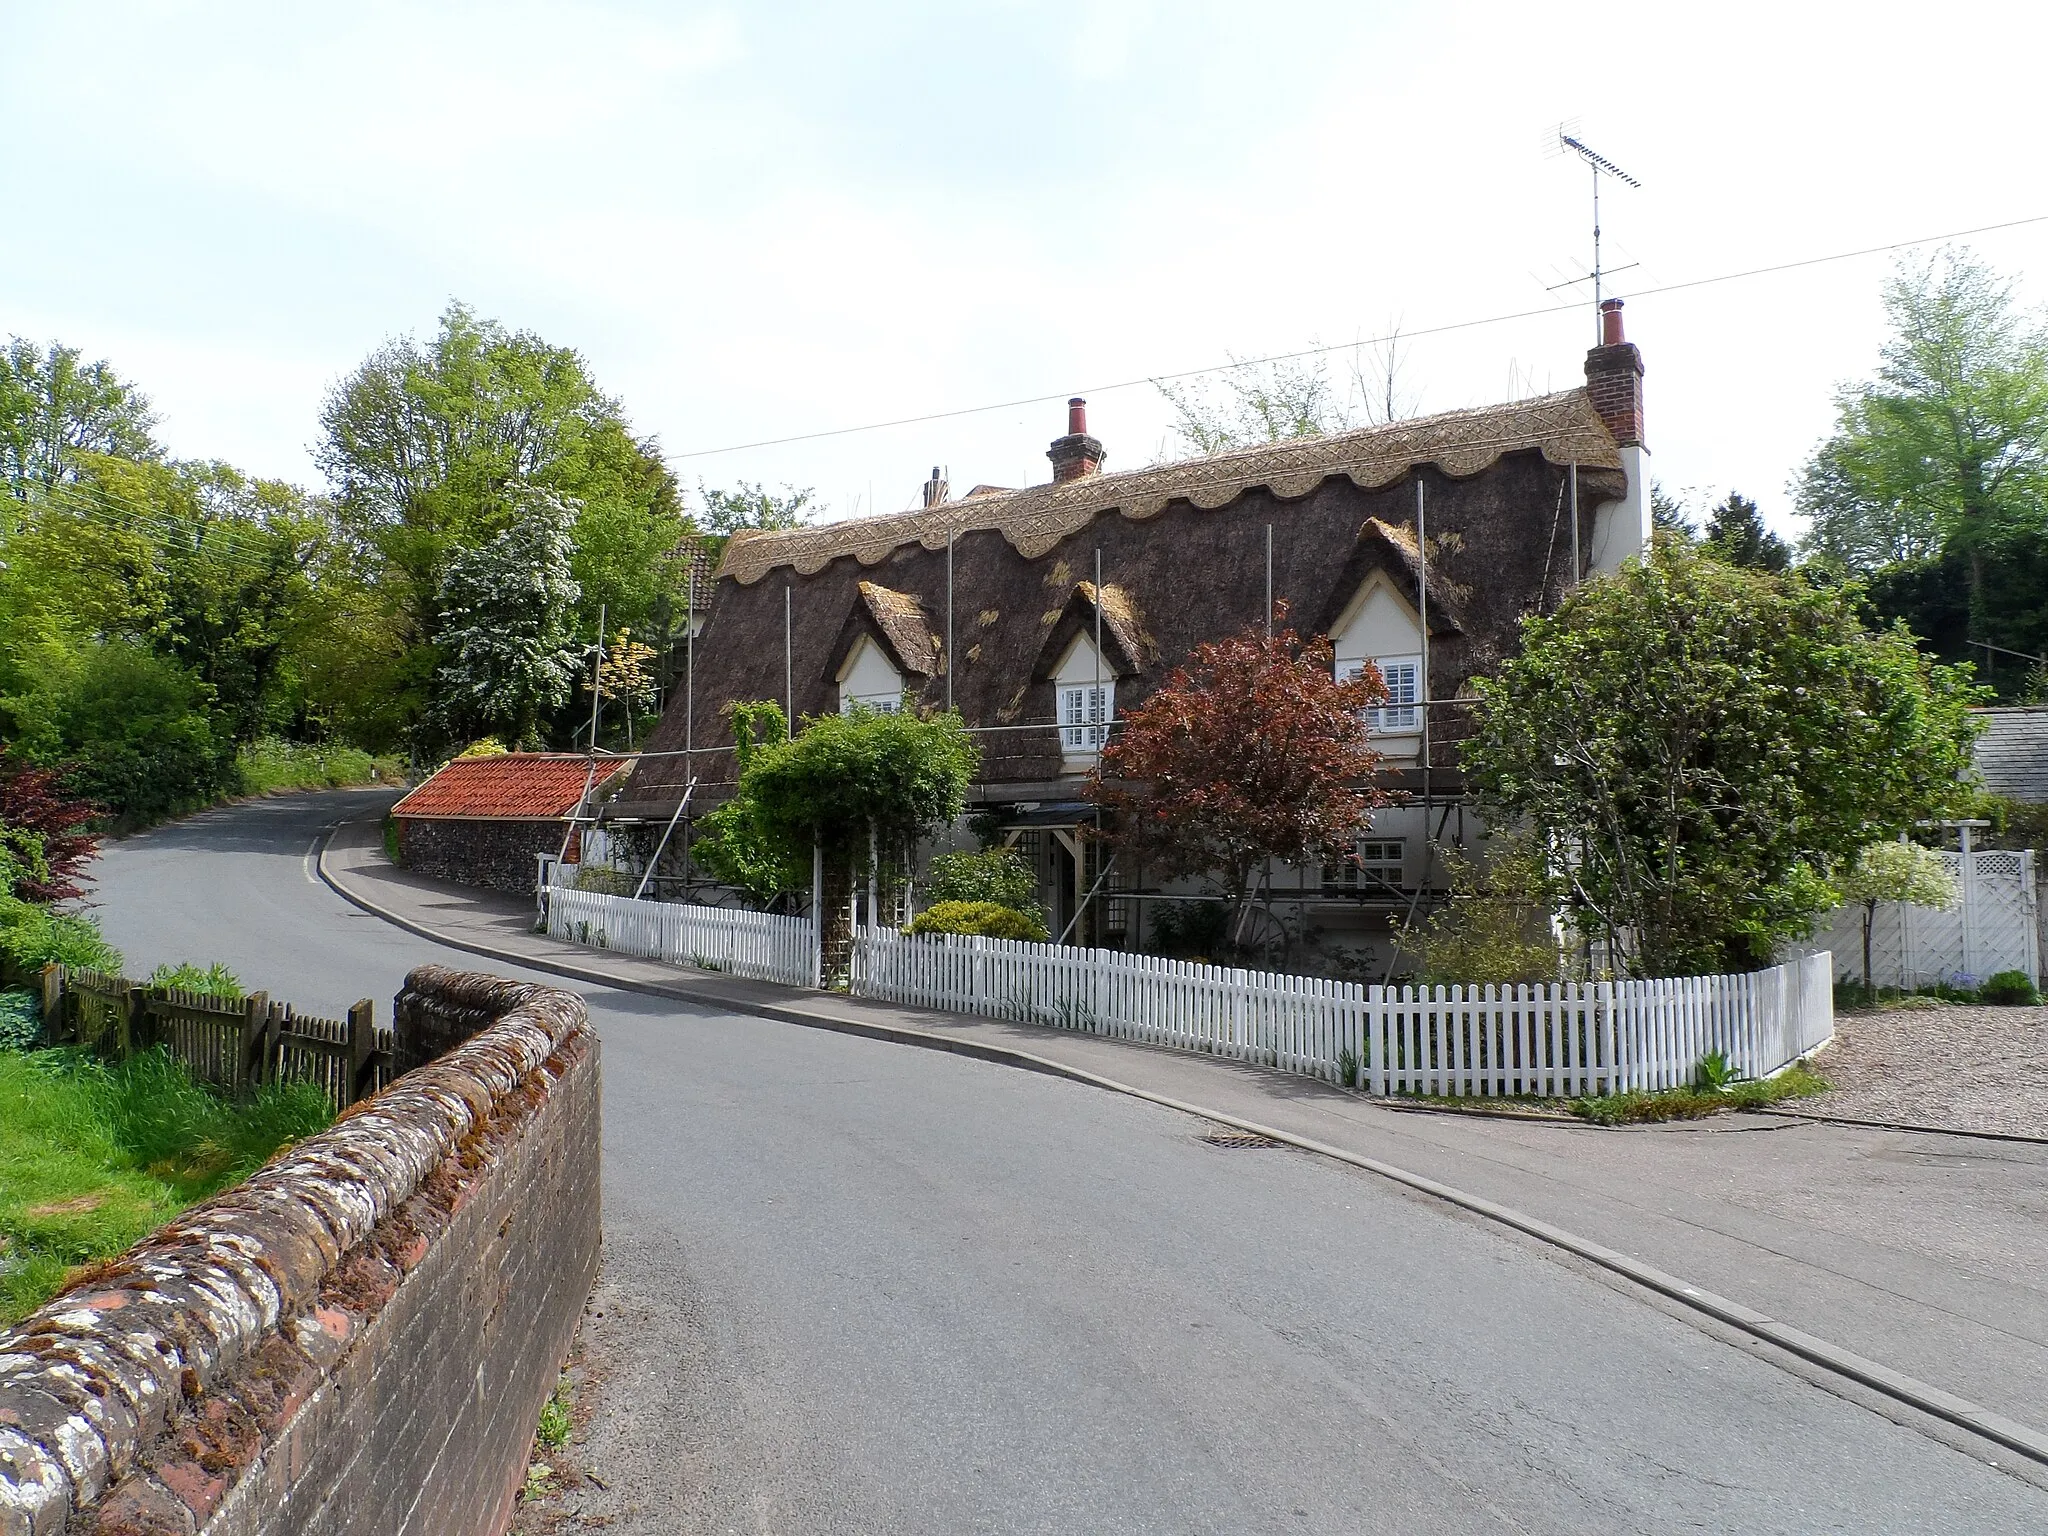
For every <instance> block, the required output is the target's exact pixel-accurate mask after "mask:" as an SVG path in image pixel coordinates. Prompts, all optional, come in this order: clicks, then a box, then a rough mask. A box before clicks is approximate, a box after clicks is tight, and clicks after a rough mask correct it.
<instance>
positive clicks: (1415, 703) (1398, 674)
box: [1337, 656, 1422, 732]
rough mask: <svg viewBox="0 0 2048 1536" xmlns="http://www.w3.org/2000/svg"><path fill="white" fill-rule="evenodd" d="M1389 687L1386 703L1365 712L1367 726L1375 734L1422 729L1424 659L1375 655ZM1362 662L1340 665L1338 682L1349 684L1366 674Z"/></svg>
mask: <svg viewBox="0 0 2048 1536" xmlns="http://www.w3.org/2000/svg"><path fill="white" fill-rule="evenodd" d="M1372 664H1373V665H1374V666H1375V667H1377V668H1379V673H1380V677H1381V679H1382V680H1383V681H1384V682H1385V683H1386V685H1387V702H1386V703H1385V704H1382V705H1378V706H1375V707H1374V708H1372V709H1368V710H1367V711H1366V712H1365V723H1366V724H1367V725H1368V726H1370V727H1372V729H1374V730H1376V731H1387V732H1399V731H1419V730H1421V729H1422V658H1421V657H1420V656H1375V657H1373V658H1372ZM1365 666H1366V664H1365V663H1364V662H1363V661H1340V662H1338V663H1337V681H1339V682H1340V683H1348V682H1352V681H1355V680H1356V679H1358V678H1360V677H1363V676H1364V675H1365Z"/></svg>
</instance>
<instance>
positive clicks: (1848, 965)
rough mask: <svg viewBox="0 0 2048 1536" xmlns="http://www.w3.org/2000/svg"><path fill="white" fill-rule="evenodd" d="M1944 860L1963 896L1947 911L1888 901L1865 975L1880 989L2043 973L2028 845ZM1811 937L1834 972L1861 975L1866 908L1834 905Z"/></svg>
mask: <svg viewBox="0 0 2048 1536" xmlns="http://www.w3.org/2000/svg"><path fill="white" fill-rule="evenodd" d="M1941 857H1942V860H1943V861H1944V862H1945V863H1946V864H1947V865H1948V870H1949V873H1950V874H1951V875H1953V876H1955V877H1956V883H1957V885H1958V886H1959V887H1960V888H1961V899H1960V900H1959V901H1958V902H1957V903H1956V905H1954V906H1953V907H1950V908H1948V909H1947V910H1946V911H1937V910H1935V909H1934V908H1931V907H1911V906H1905V905H1903V904H1901V903H1899V902H1886V903H1885V904H1884V905H1882V906H1880V907H1879V908H1878V909H1877V918H1876V921H1875V922H1874V923H1873V924H1872V925H1871V936H1870V975H1871V980H1872V981H1874V982H1875V983H1876V984H1877V985H1878V986H1881V987H1923V986H1931V985H1933V984H1934V983H1936V982H1938V981H1942V980H1944V979H1946V978H1950V977H1955V976H1958V975H1960V976H1968V977H1973V978H1975V979H1977V980H1979V981H1981V980H1983V978H1985V977H1986V976H1990V975H1994V974H1996V973H1997V972H1999V971H2025V972H2026V973H2027V975H2029V976H2030V977H2032V978H2033V979H2034V980H2035V981H2036V982H2037V983H2038V982H2039V981H2040V979H2041V957H2040V918H2039V913H2038V910H2037V897H2036V894H2035V888H2034V853H2033V850H2032V849H2022V850H2020V851H2018V852H2014V851H2012V850H2009V849H1977V850H1974V851H1972V853H1971V854H1970V868H1969V870H1968V872H1967V877H1966V876H1965V871H1964V868H1963V856H1962V855H1961V854H1960V853H1953V852H1945V853H1943V854H1942V856H1941ZM1814 942H1815V944H1816V945H1818V946H1819V947H1822V948H1825V949H1826V950H1828V951H1829V952H1830V953H1831V954H1832V955H1833V956H1834V968H1835V975H1836V976H1838V977H1847V978H1849V979H1851V980H1856V981H1860V980H1862V978H1863V911H1862V909H1861V908H1860V907H1837V908H1836V909H1835V910H1834V911H1833V912H1832V913H1830V914H1829V916H1828V919H1827V921H1826V923H1825V924H1823V925H1822V927H1821V928H1820V929H1819V930H1818V931H1817V932H1816V933H1815V935H1814Z"/></svg>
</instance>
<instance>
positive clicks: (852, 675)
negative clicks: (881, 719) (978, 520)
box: [825, 581, 942, 715]
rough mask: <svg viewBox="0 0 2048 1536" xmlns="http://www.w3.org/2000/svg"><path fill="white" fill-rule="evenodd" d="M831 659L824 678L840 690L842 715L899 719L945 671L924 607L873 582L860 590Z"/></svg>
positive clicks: (864, 584)
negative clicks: (865, 712)
mask: <svg viewBox="0 0 2048 1536" xmlns="http://www.w3.org/2000/svg"><path fill="white" fill-rule="evenodd" d="M831 657H832V659H831V660H830V661H828V662H827V663H826V670H825V677H826V680H827V681H829V682H830V683H831V684H832V685H833V686H834V687H835V688H837V689H838V692H839V712H840V713H841V714H842V715H844V714H850V713H851V712H852V711H853V710H854V708H855V707H856V706H860V707H865V708H867V709H872V710H874V711H876V712H877V713H879V714H884V715H894V714H899V713H901V712H902V709H903V701H904V699H905V698H906V697H912V696H917V695H920V694H922V692H923V690H924V689H925V688H927V687H928V686H929V685H930V681H931V679H932V678H934V677H936V676H938V675H939V669H940V667H941V665H942V663H941V661H940V657H939V637H938V636H937V635H935V634H933V633H932V630H931V626H930V624H928V623H927V622H926V621H925V616H924V604H923V603H922V602H921V601H920V600H919V599H918V598H916V597H915V596H913V595H912V594H910V593H908V592H895V591H892V590H890V589H889V588H888V587H884V586H881V585H878V584H877V583H875V582H872V581H864V582H862V583H861V584H860V586H859V589H858V591H857V592H856V594H855V597H854V601H853V605H852V607H851V608H850V609H849V611H848V612H847V615H846V622H845V623H844V624H843V625H841V626H840V630H839V639H838V641H837V642H836V643H835V644H834V645H833V647H832V652H831Z"/></svg>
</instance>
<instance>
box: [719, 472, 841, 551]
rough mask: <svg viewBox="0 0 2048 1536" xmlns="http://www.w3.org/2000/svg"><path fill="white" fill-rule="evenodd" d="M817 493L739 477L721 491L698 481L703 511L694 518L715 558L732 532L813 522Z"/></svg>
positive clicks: (809, 489) (781, 527) (801, 525)
mask: <svg viewBox="0 0 2048 1536" xmlns="http://www.w3.org/2000/svg"><path fill="white" fill-rule="evenodd" d="M817 496H818V493H817V492H816V491H814V490H812V489H811V488H810V487H809V486H805V487H804V488H803V489H801V490H799V489H798V488H797V487H796V486H793V485H785V486H783V488H782V489H781V490H780V491H771V490H769V489H768V487H767V486H766V485H757V484H755V483H753V482H751V481H747V480H742V481H740V482H739V483H738V484H737V485H735V486H734V487H733V488H732V489H731V490H724V489H722V488H720V487H717V486H708V485H706V484H705V483H704V482H703V481H702V480H699V481H698V482H697V499H698V500H700V501H701V502H703V503H704V510H703V513H702V514H701V515H700V516H699V517H698V519H697V521H698V523H699V524H700V525H701V526H702V528H703V530H704V543H705V545H706V547H707V548H708V549H709V551H710V553H711V554H712V556H713V557H714V558H715V557H716V556H717V555H718V554H719V553H720V552H721V551H723V550H724V548H725V546H726V543H727V541H728V540H730V539H731V538H732V536H733V535H734V534H736V533H744V532H747V531H749V530H751V529H756V528H758V529H765V530H767V531H769V532H774V531H777V530H780V529H784V528H801V527H803V526H804V524H806V523H809V522H813V521H815V520H816V519H817V517H818V515H819V514H820V513H821V512H823V511H824V508H823V507H822V506H820V505H819V504H818V500H817Z"/></svg>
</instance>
